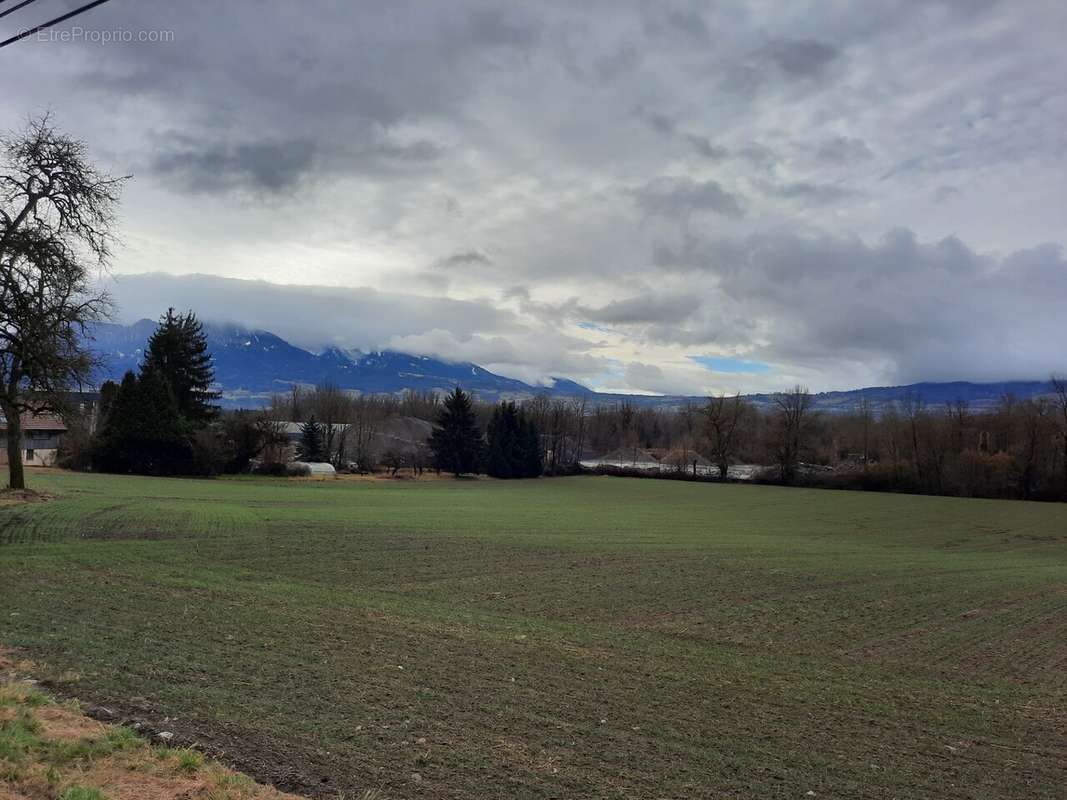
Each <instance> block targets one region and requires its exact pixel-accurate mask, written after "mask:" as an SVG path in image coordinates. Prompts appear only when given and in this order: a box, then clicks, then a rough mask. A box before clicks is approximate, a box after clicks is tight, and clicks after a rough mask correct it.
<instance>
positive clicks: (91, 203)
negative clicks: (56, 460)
mask: <svg viewBox="0 0 1067 800" xmlns="http://www.w3.org/2000/svg"><path fill="white" fill-rule="evenodd" d="M0 153H2V155H0V158H2V159H3V161H2V164H0V411H3V413H4V416H5V417H6V419H7V452H8V465H9V479H8V482H9V485H10V486H11V487H12V488H15V489H21V488H25V485H26V479H25V474H24V471H23V467H22V450H21V447H20V445H21V440H22V429H21V424H20V415H21V414H24V413H27V412H29V413H40V412H44V411H61V410H62V405H63V393H64V392H65V391H67V390H69V389H71V388H72V387H77V386H81V385H82V384H84V383H85V382H86V381H87V380H88V379H89V378H90V376H91V372H92V367H93V362H92V358H91V357H90V355H89V353H88V352H87V351H86V350H85V348H84V347H83V345H82V342H83V339H84V337H85V335H86V333H87V330H88V328H89V326H91V325H92V323H94V322H97V321H99V320H101V319H103V318H105V317H106V316H107V314H108V312H109V309H110V303H109V300H108V297H107V295H106V294H105V293H103V292H100V291H97V290H94V288H93V286H92V282H91V267H93V266H95V267H103V266H105V265H106V264H107V262H108V259H109V257H110V254H111V245H112V242H113V238H112V227H113V224H114V213H115V206H116V204H117V202H118V198H119V192H120V189H121V186H122V183H123V181H124V180H126V179H125V178H113V177H111V176H109V175H106V174H104V173H101V172H99V171H98V170H97V169H96V168H95V167H94V166H93V165H92V164H91V163H90V162H89V159H88V154H87V151H86V147H85V145H84V144H83V143H82V142H80V141H78V140H76V139H73V138H71V137H70V136H67V135H66V134H63V133H61V132H60V131H58V130H57V129H56V128H55V126H54V125H53V124H52V120H51V119H50V117H49V116H47V115H45V116H43V117H41V118H39V119H36V120H32V121H31V122H30V123H29V125H28V126H27V127H26V129H25V130H23V131H22V132H20V133H18V134H16V135H13V136H10V137H7V138H4V139H3V140H2V141H0Z"/></svg>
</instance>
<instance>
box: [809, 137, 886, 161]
mask: <svg viewBox="0 0 1067 800" xmlns="http://www.w3.org/2000/svg"><path fill="white" fill-rule="evenodd" d="M816 155H817V156H818V157H819V158H820V159H821V160H823V161H827V162H830V163H836V164H847V163H849V162H852V161H866V160H867V159H869V158H873V156H874V154H873V153H872V152H871V148H869V147H868V146H867V143H866V142H865V141H863V139H856V138H852V137H849V136H835V137H834V138H832V139H828V140H827V141H825V142H823V143H822V144H821V145H819V150H818V152H817V153H816Z"/></svg>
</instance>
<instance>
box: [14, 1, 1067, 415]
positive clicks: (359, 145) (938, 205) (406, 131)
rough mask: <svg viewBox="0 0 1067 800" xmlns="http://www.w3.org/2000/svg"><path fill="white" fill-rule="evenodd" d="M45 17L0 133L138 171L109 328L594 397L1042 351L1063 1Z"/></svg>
mask: <svg viewBox="0 0 1067 800" xmlns="http://www.w3.org/2000/svg"><path fill="white" fill-rule="evenodd" d="M79 4H80V2H65V1H64V0H40V2H36V3H34V4H33V5H32V6H30V7H27V8H26V9H23V10H20V11H18V12H16V13H14V14H12V15H10V16H9V17H7V18H5V19H3V20H0V34H5V35H6V34H10V33H13V32H15V31H16V30H18V29H19V28H21V27H25V26H26V25H28V24H30V23H36V22H40V21H43V20H44V19H47V18H50V17H52V16H56V15H58V14H59V13H62V12H63V11H65V10H67V9H68V8H71V7H73V6H75V5H79ZM74 25H80V26H81V27H83V28H84V29H85V31H84V33H82V34H79V33H78V31H77V30H74V31H72V36H71V38H72V39H73V41H63V40H62V37H60V36H58V35H57V36H56V37H54V40H50V41H49V40H41V39H38V38H30V39H28V40H24V41H22V42H20V43H18V44H17V45H14V46H11V47H8V48H5V49H3V50H0V86H2V91H0V128H3V129H12V128H18V127H19V126H20V125H21V124H22V123H23V122H24V120H25V119H26V118H27V116H29V115H32V114H37V113H40V112H42V111H44V110H46V109H51V110H52V111H53V112H54V114H55V118H56V121H57V122H58V124H59V125H60V126H61V127H62V128H64V129H65V130H67V131H68V132H70V133H72V134H74V135H76V136H78V137H80V138H82V139H84V140H86V141H87V142H88V143H89V145H90V147H91V150H92V153H93V155H94V156H95V158H96V160H97V161H98V162H99V163H100V164H101V165H102V166H104V167H106V168H107V169H109V170H111V171H112V172H115V173H123V174H125V173H131V174H132V175H133V176H134V178H133V180H132V181H131V182H130V183H129V186H128V188H127V190H126V192H125V195H124V201H123V208H122V218H121V229H120V232H121V235H122V239H123V242H124V243H123V246H122V247H121V249H119V251H118V252H117V255H116V258H115V261H114V265H113V269H112V272H113V275H114V281H113V283H114V285H113V287H112V288H113V292H114V294H115V296H116V298H117V299H118V301H119V303H120V311H119V314H120V318H121V319H123V320H124V321H132V320H135V319H137V318H140V317H144V316H148V317H153V318H154V317H156V316H158V314H159V313H160V311H162V310H163V309H164V308H165V307H166V306H167V305H177V306H181V307H191V308H193V309H194V310H196V311H197V312H198V313H199V314H200V315H201V316H202V317H203V318H206V319H212V320H217V321H226V322H236V323H242V324H246V325H250V326H256V327H261V328H266V329H269V330H272V331H274V332H276V333H278V334H279V335H282V336H284V337H286V338H289V339H290V340H292V341H294V343H297V344H300V345H303V346H307V347H309V348H318V347H322V346H325V345H341V346H345V347H358V348H363V349H371V348H385V347H389V348H395V349H401V350H405V351H409V352H415V353H423V354H431V355H437V356H443V357H446V358H453V359H469V360H474V361H477V362H478V363H480V364H483V365H484V366H486V367H487V368H489V369H492V370H495V371H498V372H501V373H504V374H507V375H511V376H516V377H520V378H525V379H530V380H533V379H538V378H542V377H544V376H547V375H564V376H567V377H570V378H574V379H577V380H581V381H583V382H586V383H587V384H590V385H593V386H596V387H598V388H603V389H613V390H622V391H643V392H669V393H674V392H685V393H694V394H695V393H705V392H711V391H732V390H736V389H740V390H745V391H750V390H759V389H764V388H784V387H786V386H789V385H791V384H793V383H795V382H798V381H799V382H801V383H803V384H805V385H807V386H809V387H811V388H812V389H816V390H821V389H830V388H851V387H856V386H861V385H875V384H887V383H904V382H911V381H916V380H954V379H964V380H999V379H1011V378H1040V377H1044V376H1045V375H1047V374H1048V373H1049V372H1050V371H1052V370H1060V371H1067V349H1065V348H1064V342H1065V341H1067V314H1065V313H1064V308H1065V305H1067V260H1065V256H1064V251H1063V249H1062V247H1063V243H1064V240H1065V236H1067V234H1065V227H1064V223H1065V221H1067V214H1065V212H1067V155H1065V154H1067V79H1065V78H1064V76H1065V75H1067V48H1065V47H1064V40H1065V34H1067V3H1064V2H1062V0H1044V1H1042V0H1033V1H1032V2H1027V0H1012V1H1011V2H1002V3H998V2H986V1H984V0H981V1H980V0H958V1H954V2H940V3H937V2H926V1H923V0H908V1H900V2H874V0H856V2H846V1H845V0H835V1H834V2H820V3H803V2H790V3H784V2H780V0H772V1H768V2H750V3H741V2H726V1H723V2H717V3H716V2H693V3H686V2H663V1H660V0H657V2H633V3H627V2H623V1H622V0H603V2H598V1H597V0H586V2H580V3H578V2H551V1H550V0H538V2H529V3H518V2H503V0H501V1H500V2H493V3H481V2H470V1H469V0H449V2H431V0H424V2H420V3H406V2H390V3H380V2H374V3H371V2H365V3H355V2H348V1H346V2H341V1H340V0H338V2H327V0H307V2H300V3H296V2H292V0H289V1H288V2H283V1H282V0H263V1H260V2H252V0H227V2H224V3H223V2H218V1H217V0H183V2H180V3H177V2H172V1H171V0H112V2H110V3H107V4H105V5H104V6H102V7H100V8H98V9H95V10H93V11H91V12H89V13H88V14H85V15H83V16H81V17H79V18H78V19H77V20H76V21H72V22H70V23H67V24H66V25H65V26H62V27H61V30H67V31H71V29H72V27H73V26H74ZM156 32H163V34H162V36H163V38H166V39H170V41H166V42H160V43H157V42H145V43H141V42H139V41H138V40H139V39H140V38H142V37H144V38H159V34H158V33H156ZM105 34H107V35H110V36H112V37H114V36H115V35H116V34H118V35H120V36H122V37H127V38H132V39H133V41H131V42H125V43H114V42H112V43H104V42H101V41H88V39H90V38H94V39H100V38H103V37H104V35H105ZM253 281H254V282H255V283H250V282H253Z"/></svg>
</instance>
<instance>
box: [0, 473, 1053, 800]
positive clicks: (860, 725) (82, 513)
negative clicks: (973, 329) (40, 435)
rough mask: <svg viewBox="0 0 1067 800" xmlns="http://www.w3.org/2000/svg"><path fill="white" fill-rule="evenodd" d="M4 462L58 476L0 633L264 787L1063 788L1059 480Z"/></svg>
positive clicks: (28, 542) (328, 792)
mask: <svg viewBox="0 0 1067 800" xmlns="http://www.w3.org/2000/svg"><path fill="white" fill-rule="evenodd" d="M31 481H32V482H33V483H35V484H36V486H37V488H40V489H44V490H46V491H48V492H50V493H52V494H54V495H56V498H57V499H54V500H52V501H50V502H45V503H32V504H25V505H18V506H12V507H7V508H2V509H0V644H5V645H8V646H14V647H17V648H20V650H21V651H22V652H23V653H25V654H26V655H28V656H29V657H32V658H33V659H35V660H38V661H39V662H41V663H43V664H47V665H48V667H49V669H50V670H51V671H52V674H53V675H54V676H57V677H54V678H53V684H54V685H55V686H56V688H58V689H60V690H61V691H63V692H65V693H68V694H73V695H76V696H79V697H82V698H85V699H88V700H91V701H96V702H105V703H106V704H112V705H114V706H116V707H118V708H119V709H122V710H123V711H124V713H126V714H133V715H137V716H140V717H142V718H145V719H157V720H159V719H163V718H165V717H171V718H176V720H173V719H172V721H170V722H169V723H168V725H169V729H171V730H174V731H177V732H178V733H179V734H182V735H185V736H189V737H191V738H193V739H196V740H197V741H199V742H201V743H203V744H204V745H205V746H207V747H208V748H209V749H211V750H213V751H215V752H219V751H222V752H224V753H225V754H226V755H228V756H229V757H231V758H233V759H235V760H236V761H237V762H238V763H239V764H241V765H242V766H244V767H246V768H249V769H251V770H252V771H253V772H254V773H255V774H256V775H257V777H260V778H264V779H268V780H270V779H273V780H274V781H275V782H277V783H279V784H280V785H281V786H282V788H289V789H297V790H300V791H303V792H306V793H308V794H313V795H316V796H321V797H333V796H336V795H337V793H338V792H339V791H342V790H343V791H345V792H349V793H352V792H355V791H357V790H363V789H366V788H376V789H380V790H381V791H382V793H383V796H384V797H385V798H423V797H426V798H504V797H508V798H511V797H514V798H549V797H555V798H592V797H604V798H609V797H610V798H682V797H700V798H703V797H715V798H778V797H781V798H806V797H811V796H812V795H811V793H812V792H814V793H815V794H814V796H815V797H817V798H850V799H851V798H901V799H902V800H903V799H904V798H908V799H911V798H974V799H975V800H977V799H978V798H982V799H983V800H985V799H987V798H1010V800H1039V799H1040V798H1049V799H1051V798H1057V800H1059V799H1060V798H1063V797H1064V796H1067V506H1064V505H1055V504H1034V503H1021V502H998V501H985V500H960V499H951V498H934V497H908V496H894V495H887V494H864V493H858V492H847V493H846V492H833V491H819V490H814V491H808V490H799V489H798V490H791V489H780V488H774V487H759V486H714V485H706V484H687V483H675V482H670V481H651V480H631V479H617V478H565V479H554V480H549V479H543V480H538V481H525V482H517V483H504V482H492V481H459V482H452V481H427V482H423V483H412V482H395V483H390V482H376V483H366V482H364V483H347V482H341V481H331V482H303V481H283V480H269V479H262V480H259V479H256V480H216V481H194V480H159V479H149V478H135V477H111V476H101V475H76V474H64V473H59V472H47V473H46V472H37V473H34V474H32V475H31ZM64 673H77V674H76V675H74V674H64Z"/></svg>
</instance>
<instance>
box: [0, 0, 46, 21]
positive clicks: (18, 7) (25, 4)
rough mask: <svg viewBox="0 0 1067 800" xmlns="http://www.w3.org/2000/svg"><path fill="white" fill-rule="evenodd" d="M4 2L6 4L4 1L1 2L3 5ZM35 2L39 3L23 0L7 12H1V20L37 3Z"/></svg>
mask: <svg viewBox="0 0 1067 800" xmlns="http://www.w3.org/2000/svg"><path fill="white" fill-rule="evenodd" d="M2 2H4V0H0V3H2ZM35 2H37V0H22V2H21V3H19V4H18V5H17V6H12V7H11V8H9V9H8V10H7V11H0V19H3V18H4V17H6V16H7V15H8V14H14V13H15V12H16V11H18V10H19V9H20V8H22V7H23V6H28V5H29V4H30V3H35Z"/></svg>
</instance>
